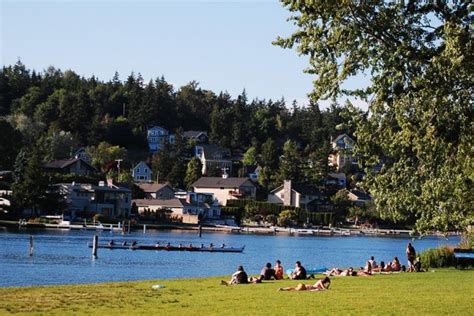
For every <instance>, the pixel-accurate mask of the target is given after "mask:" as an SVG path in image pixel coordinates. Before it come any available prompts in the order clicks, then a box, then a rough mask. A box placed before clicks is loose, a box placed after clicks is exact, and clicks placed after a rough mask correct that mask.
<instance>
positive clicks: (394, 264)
mask: <svg viewBox="0 0 474 316" xmlns="http://www.w3.org/2000/svg"><path fill="white" fill-rule="evenodd" d="M401 269H402V266H401V265H400V260H398V258H397V257H394V258H393V261H392V271H396V272H398V271H400V270H401Z"/></svg>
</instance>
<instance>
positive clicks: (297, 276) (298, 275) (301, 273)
mask: <svg viewBox="0 0 474 316" xmlns="http://www.w3.org/2000/svg"><path fill="white" fill-rule="evenodd" d="M288 277H289V278H290V279H292V280H306V278H307V276H306V269H305V268H304V267H303V266H302V265H301V262H299V261H296V264H295V270H294V271H293V272H292V273H290V274H289V275H288Z"/></svg>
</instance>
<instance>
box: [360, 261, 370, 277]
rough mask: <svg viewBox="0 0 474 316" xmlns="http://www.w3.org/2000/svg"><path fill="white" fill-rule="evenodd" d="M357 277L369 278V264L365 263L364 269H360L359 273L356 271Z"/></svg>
mask: <svg viewBox="0 0 474 316" xmlns="http://www.w3.org/2000/svg"><path fill="white" fill-rule="evenodd" d="M357 275H358V276H370V275H372V266H371V265H370V262H369V261H367V263H366V264H365V268H363V267H360V269H359V271H357Z"/></svg>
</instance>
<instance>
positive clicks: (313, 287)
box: [278, 276, 331, 291]
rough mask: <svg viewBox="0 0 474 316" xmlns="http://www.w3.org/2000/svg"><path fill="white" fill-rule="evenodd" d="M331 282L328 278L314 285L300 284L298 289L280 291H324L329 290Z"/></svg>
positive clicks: (282, 289)
mask: <svg viewBox="0 0 474 316" xmlns="http://www.w3.org/2000/svg"><path fill="white" fill-rule="evenodd" d="M330 285H331V280H330V279H329V278H328V277H327V276H326V277H324V278H322V279H320V280H318V281H317V282H316V283H314V284H303V283H299V284H298V285H297V286H296V287H281V288H279V289H278V291H323V290H328V289H329V286H330Z"/></svg>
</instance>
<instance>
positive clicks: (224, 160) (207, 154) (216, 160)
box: [195, 145, 232, 174]
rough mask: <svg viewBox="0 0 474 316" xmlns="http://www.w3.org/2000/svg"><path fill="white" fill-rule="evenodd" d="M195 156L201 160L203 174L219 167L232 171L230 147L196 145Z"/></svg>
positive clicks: (219, 168)
mask: <svg viewBox="0 0 474 316" xmlns="http://www.w3.org/2000/svg"><path fill="white" fill-rule="evenodd" d="M195 156H196V157H197V158H198V159H199V160H200V161H201V164H202V170H201V171H202V174H207V172H208V171H210V170H215V169H218V170H219V171H221V170H226V171H228V172H232V160H231V153H230V149H228V148H223V147H220V146H217V145H196V148H195Z"/></svg>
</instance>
